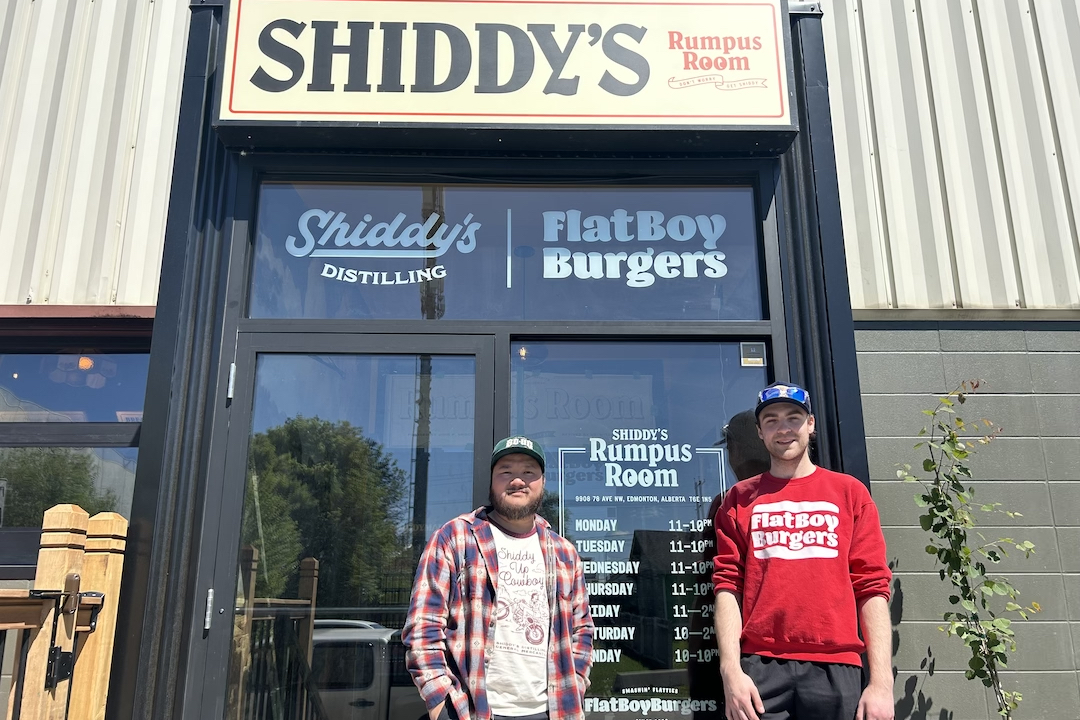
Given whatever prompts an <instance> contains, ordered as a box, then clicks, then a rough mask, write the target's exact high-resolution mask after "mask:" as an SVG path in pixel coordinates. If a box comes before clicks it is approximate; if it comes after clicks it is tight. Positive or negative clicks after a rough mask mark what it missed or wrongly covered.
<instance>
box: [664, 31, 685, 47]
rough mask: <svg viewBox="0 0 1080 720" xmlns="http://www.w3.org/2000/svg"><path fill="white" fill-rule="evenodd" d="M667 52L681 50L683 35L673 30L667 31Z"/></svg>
mask: <svg viewBox="0 0 1080 720" xmlns="http://www.w3.org/2000/svg"><path fill="white" fill-rule="evenodd" d="M667 37H668V50H682V49H683V46H682V40H683V34H682V33H681V32H675V31H674V30H668V34H667Z"/></svg>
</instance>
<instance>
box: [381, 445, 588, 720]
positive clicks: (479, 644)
mask: <svg viewBox="0 0 1080 720" xmlns="http://www.w3.org/2000/svg"><path fill="white" fill-rule="evenodd" d="M544 468H545V459H544V449H543V448H542V447H541V446H540V444H539V443H538V442H536V441H535V440H531V439H529V438H527V437H522V436H514V437H508V438H505V439H503V440H500V441H499V442H498V443H497V444H496V445H495V449H494V450H493V451H492V453H491V485H490V488H489V491H488V492H489V494H488V498H489V504H488V505H487V506H485V507H482V508H479V509H477V510H474V511H473V512H470V513H465V514H464V515H460V516H458V517H456V518H454V519H453V520H451V521H450V522H448V523H446V524H445V525H443V526H442V527H441V528H440V529H439V530H438V531H437V532H436V533H435V534H434V535H432V536H431V539H430V540H429V541H428V544H427V547H426V548H425V549H424V554H423V555H422V556H421V558H420V565H419V567H418V568H417V571H416V581H415V583H414V584H413V591H412V599H411V601H410V603H409V613H408V616H407V617H406V620H405V627H404V628H403V629H402V631H401V634H402V642H403V643H404V645H405V647H406V648H407V651H406V656H405V659H406V664H407V666H408V668H409V673H410V674H411V675H412V678H413V682H414V683H416V687H417V688H418V689H419V690H420V694H421V696H423V698H424V701H425V703H426V704H427V708H428V714H429V715H430V717H431V720H440V719H443V720H473V719H475V720H489V718H490V719H493V720H503V719H504V718H514V719H515V720H541V719H548V720H580V719H581V718H584V716H585V711H584V699H585V690H586V689H587V688H588V686H589V669H590V667H591V665H592V635H593V621H592V616H591V614H590V613H589V598H588V595H587V593H586V591H585V577H584V574H583V573H582V566H581V559H580V558H579V557H578V554H577V551H576V550H575V549H574V546H573V544H572V543H570V542H569V541H567V540H565V539H564V538H562V537H560V536H559V535H558V534H556V533H555V531H554V530H552V529H551V526H550V525H548V523H547V521H546V520H544V519H543V518H542V517H540V516H538V515H537V514H536V511H537V510H538V509H539V508H540V503H541V501H542V500H543V497H544Z"/></svg>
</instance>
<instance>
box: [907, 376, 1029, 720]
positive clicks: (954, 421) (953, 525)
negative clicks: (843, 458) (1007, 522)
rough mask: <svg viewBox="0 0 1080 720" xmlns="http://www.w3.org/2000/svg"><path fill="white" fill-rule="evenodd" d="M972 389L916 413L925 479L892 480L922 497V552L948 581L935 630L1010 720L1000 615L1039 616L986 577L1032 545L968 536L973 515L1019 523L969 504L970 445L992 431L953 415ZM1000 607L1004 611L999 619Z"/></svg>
mask: <svg viewBox="0 0 1080 720" xmlns="http://www.w3.org/2000/svg"><path fill="white" fill-rule="evenodd" d="M979 385H980V381H978V380H968V381H964V382H963V383H961V384H960V385H959V386H958V387H957V388H956V389H955V390H953V391H952V392H950V393H949V394H948V395H946V396H944V397H942V398H939V402H938V405H937V407H936V408H934V409H933V410H923V413H924V414H926V415H928V416H929V417H930V425H929V427H928V428H923V429H922V430H921V431H920V432H919V435H920V437H926V440H923V441H921V442H919V443H918V444H917V445H915V448H916V449H922V448H924V449H925V450H926V451H927V454H928V457H927V458H925V459H924V460H923V461H922V470H923V472H924V473H926V474H927V475H928V477H916V476H915V475H913V474H912V472H911V466H910V465H903V466H901V469H900V470H898V471H897V476H898V477H900V478H901V479H902V480H904V481H905V482H917V483H920V484H922V486H923V492H921V493H916V495H915V504H916V505H918V506H919V507H921V508H923V509H924V510H923V513H922V514H921V515H920V516H919V523H920V525H921V526H922V529H923V530H925V531H926V532H928V533H929V534H930V535H931V537H932V539H931V541H930V543H929V544H928V545H927V546H926V552H927V553H929V554H931V555H934V556H935V557H936V559H937V564H938V566H939V568H938V573H939V575H940V576H941V579H942V580H943V581H944V580H948V581H949V583H950V584H951V585H952V588H953V590H954V593H953V594H952V595H950V596H949V603H950V604H951V605H952V606H953V608H954V609H952V610H949V611H947V612H945V613H944V614H943V619H944V620H945V623H946V624H945V625H942V626H940V629H941V630H942V631H944V632H945V633H946V634H947V635H948V636H950V637H958V638H960V639H961V640H962V641H963V642H964V644H965V645H966V646H967V647H968V649H969V650H970V651H971V659H970V660H969V661H968V670H967V671H966V672H965V676H966V677H967V678H968V679H969V680H973V679H976V678H978V679H979V680H981V681H982V684H983V685H985V686H986V687H988V688H992V689H993V691H994V697H995V698H996V700H997V704H998V713H999V714H1000V715H1002V716H1003V717H1005V718H1011V717H1012V712H1013V711H1014V710H1016V708H1017V706H1018V705H1019V703H1020V701H1021V700H1022V699H1023V698H1022V696H1021V694H1020V693H1019V692H1015V691H1008V690H1005V689H1004V688H1003V687H1002V684H1001V675H1000V673H1001V671H1002V670H1003V669H1005V667H1006V666H1007V664H1008V654H1007V652H1015V651H1016V633H1015V631H1014V630H1013V628H1012V621H1011V620H1010V619H1009V618H1007V617H1002V616H1001V614H1004V613H1013V614H1015V615H1018V616H1019V617H1021V618H1023V619H1025V620H1026V619H1027V618H1028V615H1029V614H1031V613H1036V612H1038V611H1039V604H1038V603H1036V602H1033V603H1031V605H1030V606H1028V607H1025V606H1023V605H1021V604H1020V603H1018V602H1017V597H1018V596H1019V594H1020V593H1019V591H1018V590H1017V589H1016V588H1015V587H1013V585H1012V583H1011V582H1010V581H1009V580H1008V578H1006V577H1003V576H1001V575H997V574H995V575H991V574H990V573H989V570H988V566H991V565H996V564H997V563H999V562H1001V559H1002V557H1004V556H1007V555H1008V550H1009V549H1010V548H1011V549H1015V550H1018V551H1019V552H1022V553H1024V556H1025V557H1028V556H1030V555H1031V554H1032V553H1034V552H1035V546H1034V545H1033V544H1032V543H1031V542H1029V541H1027V540H1024V541H1016V540H1013V539H1012V538H998V539H997V540H992V541H990V540H987V539H986V537H985V536H984V535H983V534H982V533H980V532H978V531H977V530H976V529H975V527H976V521H975V520H976V514H975V513H976V511H979V512H986V513H1002V514H1004V515H1006V516H1008V517H1010V518H1015V517H1019V516H1020V513H1016V512H1011V511H1009V510H1004V509H1003V508H1002V507H1001V503H990V504H977V503H975V501H974V496H975V488H973V487H972V486H971V485H968V484H966V483H967V481H969V480H970V479H971V470H970V469H969V467H968V462H969V460H970V458H971V456H972V455H973V454H974V453H975V451H976V450H977V448H978V446H980V445H987V444H989V443H990V442H992V441H993V440H994V438H996V437H997V435H998V433H999V432H1000V428H994V426H993V424H992V423H991V422H990V421H989V420H986V419H985V418H984V419H981V420H980V421H978V422H977V423H967V422H965V421H964V420H963V419H962V418H961V417H960V416H959V415H957V412H956V410H957V407H956V406H957V405H963V404H964V402H965V400H966V399H967V395H968V394H970V393H972V392H974V391H975V390H977V389H978V388H979ZM972 535H974V536H976V537H977V538H978V541H977V542H976V541H975V540H974V538H973V537H972ZM995 598H999V600H997V601H995ZM1001 600H1004V607H1003V609H1002V612H1001V614H999V612H998V609H999V608H1001V606H1000V604H999V603H1000V601H1001Z"/></svg>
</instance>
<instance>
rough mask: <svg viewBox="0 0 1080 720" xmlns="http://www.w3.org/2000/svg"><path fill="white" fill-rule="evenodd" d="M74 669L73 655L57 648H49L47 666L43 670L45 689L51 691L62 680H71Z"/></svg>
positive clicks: (55, 646)
mask: <svg viewBox="0 0 1080 720" xmlns="http://www.w3.org/2000/svg"><path fill="white" fill-rule="evenodd" d="M74 669H75V653H74V652H64V651H63V650H61V649H60V647H59V646H57V645H53V646H52V647H51V648H49V664H48V666H46V668H45V689H46V690H52V689H53V688H55V687H56V686H57V685H59V684H60V683H61V682H62V681H64V680H70V679H71V673H72V671H73V670H74Z"/></svg>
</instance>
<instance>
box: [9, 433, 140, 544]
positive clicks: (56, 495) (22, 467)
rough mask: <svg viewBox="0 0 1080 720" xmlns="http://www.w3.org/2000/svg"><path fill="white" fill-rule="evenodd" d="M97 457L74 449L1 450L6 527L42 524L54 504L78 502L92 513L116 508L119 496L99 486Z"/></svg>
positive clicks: (31, 448)
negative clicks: (5, 489)
mask: <svg viewBox="0 0 1080 720" xmlns="http://www.w3.org/2000/svg"><path fill="white" fill-rule="evenodd" d="M96 465H97V459H96V458H95V457H94V455H93V453H92V452H90V451H88V450H81V449H74V448H44V447H30V448H11V449H8V450H0V479H4V480H7V499H6V503H5V505H6V506H5V508H4V527H40V526H41V518H42V516H43V515H44V514H45V511H46V510H48V509H49V508H51V507H52V506H53V505H59V504H61V503H70V504H72V505H78V506H79V507H81V508H82V509H83V510H85V511H86V512H88V513H90V514H91V515H95V514H97V513H99V512H108V511H113V510H116V507H117V504H118V498H117V496H116V493H114V492H112V491H111V490H100V489H98V487H97V484H96V483H97V479H98V478H97V469H96Z"/></svg>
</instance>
